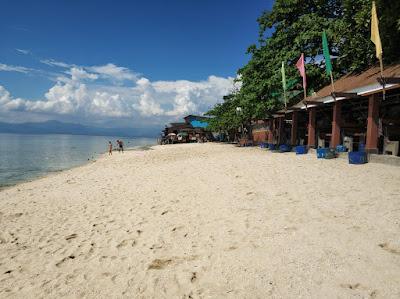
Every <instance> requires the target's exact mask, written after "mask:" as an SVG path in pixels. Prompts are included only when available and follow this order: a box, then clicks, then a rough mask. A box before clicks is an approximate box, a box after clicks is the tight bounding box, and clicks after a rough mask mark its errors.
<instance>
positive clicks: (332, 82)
mask: <svg viewBox="0 0 400 299" xmlns="http://www.w3.org/2000/svg"><path fill="white" fill-rule="evenodd" d="M330 75H331V84H332V92H335V83H334V81H333V74H332V71H331V73H330Z"/></svg>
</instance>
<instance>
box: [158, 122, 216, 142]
mask: <svg viewBox="0 0 400 299" xmlns="http://www.w3.org/2000/svg"><path fill="white" fill-rule="evenodd" d="M183 119H184V122H179V123H170V124H169V126H165V129H164V130H163V131H162V137H161V143H177V142H179V143H185V142H200V141H205V140H213V135H212V133H211V132H210V131H209V130H208V129H207V127H208V118H207V117H204V116H198V115H188V116H185V117H184V118H183ZM162 140H164V142H163V141H162Z"/></svg>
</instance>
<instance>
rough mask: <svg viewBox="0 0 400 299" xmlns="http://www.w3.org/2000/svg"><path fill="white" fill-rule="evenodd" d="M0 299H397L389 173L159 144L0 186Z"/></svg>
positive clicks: (398, 184) (398, 252) (395, 170)
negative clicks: (10, 186)
mask: <svg viewBox="0 0 400 299" xmlns="http://www.w3.org/2000/svg"><path fill="white" fill-rule="evenodd" d="M0 228H1V229H0V298H61V297H65V298H400V168H399V167H393V166H388V165H380V164H373V163H370V164H367V165H361V166H358V165H357V166H355V165H349V164H347V161H346V160H344V159H336V160H317V159H316V157H315V155H312V154H309V155H304V156H296V155H295V154H293V153H288V154H278V153H271V152H267V151H265V150H261V149H259V148H235V147H233V146H231V145H221V144H191V145H176V146H175V145H174V146H157V147H155V148H154V150H149V151H130V152H126V153H125V154H123V155H122V154H117V153H114V155H113V156H112V157H108V156H105V157H103V158H101V159H99V160H98V161H97V162H94V163H91V164H88V165H85V166H82V167H79V168H75V169H72V170H68V171H64V172H62V173H59V174H56V175H51V176H49V177H46V178H43V179H39V180H36V181H33V182H29V183H24V184H20V185H18V186H15V187H12V188H9V189H6V190H3V191H0Z"/></svg>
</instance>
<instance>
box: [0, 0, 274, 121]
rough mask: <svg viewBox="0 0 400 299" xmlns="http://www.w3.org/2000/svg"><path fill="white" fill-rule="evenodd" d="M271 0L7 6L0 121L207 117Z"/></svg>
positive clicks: (1, 31)
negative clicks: (203, 114) (258, 18)
mask: <svg viewBox="0 0 400 299" xmlns="http://www.w3.org/2000/svg"><path fill="white" fill-rule="evenodd" d="M271 2H272V0H269V1H267V0H265V1H260V0H247V1H244V0H230V1H228V0H220V1H215V0H214V1H211V0H201V1H200V0H199V1H193V0H192V1H188V0H186V1H184V0H170V1H161V0H159V1H151V0H148V1H140V2H139V1H105V0H98V1H94V0H93V1H78V0H69V1H67V0H64V1H57V0H53V1H18V0H13V1H9V0H3V1H2V5H1V9H2V12H3V13H2V17H1V18H0V36H1V37H2V43H1V44H0V63H1V65H0V66H1V67H0V85H1V86H2V90H1V91H0V97H2V99H3V100H0V103H2V104H3V107H2V108H1V107H0V120H9V119H7V118H10V117H12V121H24V120H26V119H29V120H38V121H39V120H45V119H50V118H51V119H60V120H64V121H65V120H70V121H75V122H89V123H90V122H93V123H99V124H109V123H113V122H114V121H115V120H120V121H121V122H124V123H130V119H132V118H134V119H136V122H140V123H149V124H156V123H161V122H163V121H169V120H175V119H177V118H179V117H182V116H184V114H185V113H202V112H204V110H206V109H207V108H209V107H211V106H212V105H213V104H215V103H216V102H218V101H220V100H221V97H222V96H223V94H225V93H226V92H229V89H231V88H233V87H231V86H232V82H231V81H232V78H234V77H235V75H236V71H237V69H238V68H239V67H241V66H243V65H244V64H245V63H246V61H247V60H248V57H247V55H246V54H245V52H246V49H247V47H248V46H249V45H250V44H252V43H255V42H256V41H257V38H258V25H257V22H256V19H257V17H258V16H260V14H261V13H262V11H263V10H266V9H270V8H271V6H272V4H271ZM96 96H97V98H96ZM203 98H205V100H204V103H203V102H202V101H203V100H202V99H203ZM96 99H97V100H96ZM1 101H2V102H1ZM6 101H7V102H6ZM83 102H84V103H83ZM107 105H109V106H110V107H106V106H107ZM179 106H181V107H179ZM4 107H6V108H4ZM182 107H183V108H182ZM108 108H110V109H108ZM118 109H120V110H121V111H120V112H121V113H119V112H118ZM128 110H129V111H130V113H124V112H126V111H128ZM10 111H11V112H12V113H11V114H10V113H8V112H10ZM9 121H11V120H9Z"/></svg>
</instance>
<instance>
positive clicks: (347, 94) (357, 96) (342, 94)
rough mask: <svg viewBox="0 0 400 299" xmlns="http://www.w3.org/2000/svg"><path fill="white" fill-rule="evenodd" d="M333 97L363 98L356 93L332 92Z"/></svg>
mask: <svg viewBox="0 0 400 299" xmlns="http://www.w3.org/2000/svg"><path fill="white" fill-rule="evenodd" d="M331 96H332V97H333V98H334V99H336V98H346V99H357V98H361V96H359V95H358V94H357V93H356V92H332V93H331Z"/></svg>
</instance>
